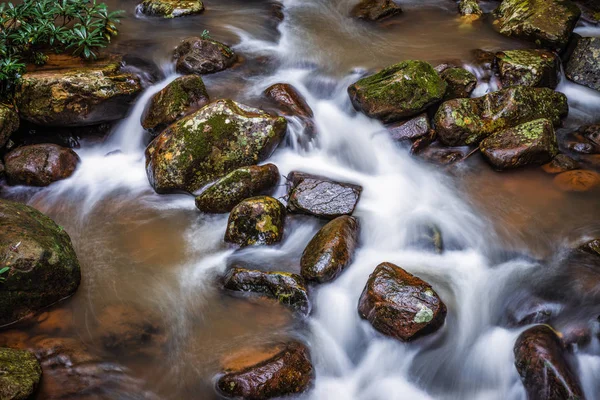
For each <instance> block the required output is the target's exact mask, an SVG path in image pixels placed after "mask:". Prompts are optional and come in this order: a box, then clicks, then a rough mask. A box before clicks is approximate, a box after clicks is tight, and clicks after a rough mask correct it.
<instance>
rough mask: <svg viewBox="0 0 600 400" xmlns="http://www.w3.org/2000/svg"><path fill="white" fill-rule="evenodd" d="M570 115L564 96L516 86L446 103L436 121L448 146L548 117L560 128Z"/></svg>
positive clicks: (462, 143) (441, 138)
mask: <svg viewBox="0 0 600 400" xmlns="http://www.w3.org/2000/svg"><path fill="white" fill-rule="evenodd" d="M568 112H569V106H568V104H567V98H566V96H565V95H564V94H562V93H558V92H555V91H553V90H551V89H548V88H529V87H524V86H515V87H511V88H507V89H502V90H500V91H497V92H492V93H489V94H487V95H485V96H483V97H478V98H474V99H454V100H449V101H446V102H445V103H443V104H442V105H441V107H440V108H439V110H438V111H437V113H436V114H435V118H434V120H435V126H436V128H435V129H436V132H437V134H438V138H439V140H440V141H441V142H442V143H444V144H445V145H448V146H456V145H473V144H477V143H479V142H480V141H481V140H483V139H484V138H486V137H487V136H489V135H490V134H492V133H494V132H496V131H498V130H501V129H505V128H511V127H514V126H517V125H520V124H522V123H524V122H528V121H532V120H534V119H539V118H546V119H548V120H550V121H551V122H552V123H553V124H554V126H558V125H559V124H560V121H561V118H562V117H565V116H566V115H567V114H568Z"/></svg>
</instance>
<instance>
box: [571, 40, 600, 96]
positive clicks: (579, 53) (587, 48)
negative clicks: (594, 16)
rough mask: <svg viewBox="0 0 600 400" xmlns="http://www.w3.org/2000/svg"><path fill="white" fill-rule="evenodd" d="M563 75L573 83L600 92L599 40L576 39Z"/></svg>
mask: <svg viewBox="0 0 600 400" xmlns="http://www.w3.org/2000/svg"><path fill="white" fill-rule="evenodd" d="M565 74H566V75H567V78H569V79H570V80H572V81H573V82H575V83H578V84H580V85H584V86H587V87H589V88H592V89H595V90H600V38H598V37H586V38H578V39H577V44H576V46H575V49H574V50H573V53H572V54H571V57H570V58H569V61H568V62H567V65H566V68H565Z"/></svg>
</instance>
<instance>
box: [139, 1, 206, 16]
mask: <svg viewBox="0 0 600 400" xmlns="http://www.w3.org/2000/svg"><path fill="white" fill-rule="evenodd" d="M138 9H139V11H140V12H141V13H142V14H146V15H150V16H157V17H163V18H175V17H183V16H185V15H193V14H200V13H201V12H202V11H204V4H202V1H200V0H144V1H142V2H141V3H140V5H139V6H138Z"/></svg>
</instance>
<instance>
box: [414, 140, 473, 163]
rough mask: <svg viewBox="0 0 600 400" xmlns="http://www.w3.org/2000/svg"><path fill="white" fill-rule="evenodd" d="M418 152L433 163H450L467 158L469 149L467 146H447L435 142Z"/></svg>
mask: <svg viewBox="0 0 600 400" xmlns="http://www.w3.org/2000/svg"><path fill="white" fill-rule="evenodd" d="M416 154H418V155H419V157H421V158H422V159H423V160H425V161H427V162H429V163H432V164H436V165H450V164H454V163H455V162H458V161H460V160H462V159H463V158H465V157H466V156H467V154H468V150H465V147H462V148H460V147H445V146H440V145H439V144H438V143H433V144H432V145H431V146H428V147H425V148H424V149H423V150H422V151H420V152H418V153H416Z"/></svg>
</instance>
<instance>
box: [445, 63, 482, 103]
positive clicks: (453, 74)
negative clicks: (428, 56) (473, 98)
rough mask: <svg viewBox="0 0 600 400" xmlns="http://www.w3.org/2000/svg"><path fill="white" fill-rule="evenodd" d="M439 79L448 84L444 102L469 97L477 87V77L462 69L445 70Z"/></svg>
mask: <svg viewBox="0 0 600 400" xmlns="http://www.w3.org/2000/svg"><path fill="white" fill-rule="evenodd" d="M440 77H441V78H442V79H443V80H444V81H445V82H446V83H447V84H448V87H447V89H446V94H444V100H450V99H458V98H465V97H469V96H470V95H471V93H472V92H473V90H474V89H475V86H477V77H476V76H475V75H473V73H471V72H469V71H467V70H466V69H464V68H457V67H450V68H445V69H444V70H443V71H441V72H440Z"/></svg>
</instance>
